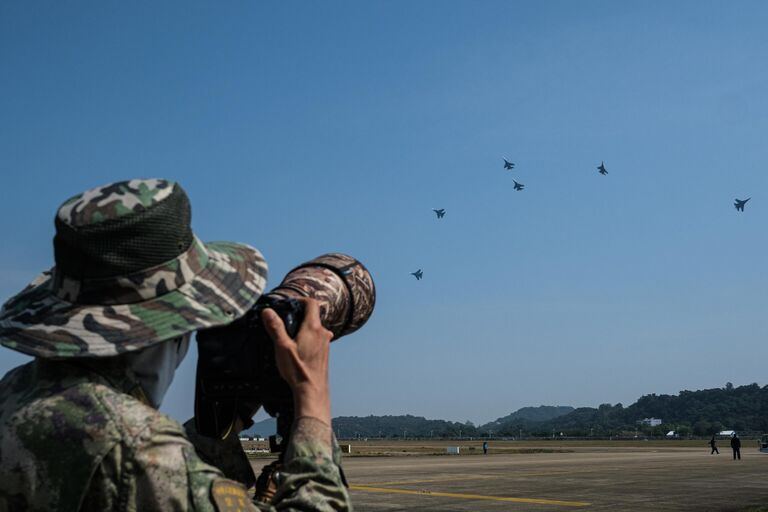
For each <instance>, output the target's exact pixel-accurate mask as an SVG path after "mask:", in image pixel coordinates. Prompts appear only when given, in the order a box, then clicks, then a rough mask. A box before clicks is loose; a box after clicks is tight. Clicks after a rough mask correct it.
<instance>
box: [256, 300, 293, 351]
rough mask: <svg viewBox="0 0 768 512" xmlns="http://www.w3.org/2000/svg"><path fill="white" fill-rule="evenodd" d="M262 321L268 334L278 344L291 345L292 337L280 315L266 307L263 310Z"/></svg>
mask: <svg viewBox="0 0 768 512" xmlns="http://www.w3.org/2000/svg"><path fill="white" fill-rule="evenodd" d="M261 321H262V322H263V324H264V329H266V331H267V334H269V337H270V338H272V340H273V341H274V342H275V345H278V346H282V347H285V346H290V343H291V341H292V340H291V337H290V336H288V332H287V331H286V330H285V324H284V323H283V319H282V318H280V315H278V314H277V313H275V312H274V311H272V310H271V309H265V310H263V311H262V312H261Z"/></svg>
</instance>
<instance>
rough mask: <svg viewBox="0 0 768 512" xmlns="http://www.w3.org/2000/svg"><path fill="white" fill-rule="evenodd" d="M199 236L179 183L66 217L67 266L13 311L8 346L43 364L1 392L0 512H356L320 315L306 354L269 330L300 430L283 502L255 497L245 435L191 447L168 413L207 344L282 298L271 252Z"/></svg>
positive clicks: (9, 306)
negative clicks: (205, 332) (269, 294)
mask: <svg viewBox="0 0 768 512" xmlns="http://www.w3.org/2000/svg"><path fill="white" fill-rule="evenodd" d="M190 221H191V210H190V206H189V201H188V199H187V196H186V194H185V193H184V191H183V189H182V188H181V187H180V186H179V185H177V184H175V183H173V182H170V181H166V180H131V181H126V182H119V183H114V184H110V185H106V186H103V187H99V188H96V189H92V190H89V191H86V192H84V193H82V194H80V195H77V196H75V197H73V198H71V199H69V200H68V201H66V202H65V203H64V204H63V205H62V206H61V207H60V208H59V210H58V212H57V215H56V218H55V225H56V236H55V238H54V253H55V254H54V255H55V262H56V266H55V267H54V268H53V269H52V270H51V271H49V272H45V273H43V274H42V275H41V276H39V277H38V278H37V279H35V281H33V282H32V283H31V284H30V285H29V286H28V287H27V288H25V289H24V290H23V291H22V292H21V293H19V294H18V295H16V296H15V297H13V298H11V299H10V300H9V301H8V302H7V303H6V304H5V305H4V306H3V309H2V311H0V343H2V345H4V346H6V347H8V348H11V349H14V350H18V351H20V352H23V353H26V354H30V355H33V356H35V359H34V361H32V362H30V363H28V364H26V365H23V366H20V367H18V368H15V369H13V370H11V371H10V372H9V373H8V374H7V375H6V376H5V377H4V378H3V380H2V381H0V512H4V511H6V510H14V511H16V510H62V511H66V510H72V511H75V510H130V511H137V510H138V511H147V510H206V511H208V510H220V511H233V510H321V511H322V510H351V504H350V501H349V495H348V493H347V491H346V489H345V487H344V485H343V484H342V481H343V476H342V474H341V470H340V467H339V465H338V461H339V458H338V453H337V448H336V445H335V440H334V438H333V434H332V431H331V427H330V421H331V412H330V395H329V389H328V350H329V347H328V345H329V341H330V340H331V337H332V334H331V333H330V332H329V331H327V330H326V329H325V328H324V327H323V326H322V324H321V322H320V316H319V308H318V305H317V303H315V302H314V301H311V300H304V301H303V304H304V308H305V310H306V315H305V319H304V321H303V323H302V324H301V327H300V329H299V331H298V334H297V335H296V336H295V339H291V338H290V337H289V336H288V335H287V333H286V331H285V328H284V326H283V323H282V321H281V319H280V317H279V316H277V315H276V314H275V313H274V312H272V311H270V310H265V311H264V312H263V313H262V316H261V319H262V321H263V323H264V325H265V329H266V331H267V332H268V333H269V335H270V337H272V339H273V340H274V348H275V359H276V364H277V367H278V370H279V372H280V375H281V376H282V377H283V378H284V379H285V381H286V382H287V383H288V386H289V387H290V389H291V391H292V393H293V403H294V406H295V417H296V420H295V421H294V424H293V429H292V433H291V436H290V441H289V445H288V446H287V449H286V452H285V454H284V458H283V466H282V468H281V472H280V474H279V475H278V477H277V478H276V484H277V488H276V492H275V495H274V497H273V499H272V500H271V502H270V503H268V504H265V503H254V502H252V501H251V499H250V498H249V496H248V494H247V491H246V485H248V486H249V485H251V484H252V483H253V480H254V476H253V472H252V470H251V468H250V464H249V463H248V461H247V459H246V458H245V455H244V453H243V451H242V448H241V447H240V445H239V442H238V441H237V432H235V431H233V432H232V433H230V435H229V437H228V438H227V439H226V440H221V441H217V440H214V439H211V438H203V437H202V436H198V435H196V434H195V433H194V432H193V431H191V432H190V433H189V435H188V433H187V432H186V431H185V430H184V428H183V427H182V426H181V425H179V424H178V423H177V422H176V421H175V420H173V419H172V418H170V417H168V416H166V415H163V414H161V413H160V412H158V410H157V408H158V407H159V406H160V403H161V402H162V399H163V396H164V394H165V392H166V391H167V389H168V387H169V386H170V384H171V381H172V379H173V374H174V371H175V369H176V368H177V367H178V365H179V364H180V362H181V360H182V359H183V358H184V356H185V355H186V352H187V348H188V346H189V342H190V336H191V334H192V333H193V332H194V331H196V330H198V329H204V328H209V327H215V326H222V325H226V324H228V323H230V322H232V321H233V320H235V319H237V318H240V317H242V316H243V315H245V313H246V312H247V311H249V310H250V308H251V307H252V306H253V305H254V304H255V303H256V301H257V300H258V298H259V296H260V295H261V294H262V292H263V290H264V286H265V284H266V273H267V267H266V263H265V261H264V259H263V258H262V256H261V254H260V253H259V252H258V251H257V250H255V249H253V248H251V247H248V246H245V245H240V244H235V243H230V242H214V243H208V244H203V243H202V242H200V241H199V240H198V239H197V238H196V237H195V236H194V234H193V233H192V231H191V227H190ZM192 423H194V422H190V423H189V425H191V424H192ZM238 426H242V425H238ZM190 430H192V429H190ZM235 430H237V428H236V429H235ZM190 438H191V439H192V440H193V441H192V442H190ZM204 460H205V461H208V462H213V463H214V464H215V465H211V464H208V463H206V462H204Z"/></svg>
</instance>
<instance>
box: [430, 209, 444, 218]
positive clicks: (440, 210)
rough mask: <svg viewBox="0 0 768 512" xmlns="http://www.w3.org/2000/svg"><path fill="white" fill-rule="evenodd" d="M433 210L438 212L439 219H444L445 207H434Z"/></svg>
mask: <svg viewBox="0 0 768 512" xmlns="http://www.w3.org/2000/svg"><path fill="white" fill-rule="evenodd" d="M432 211H433V212H435V213H436V214H437V218H438V219H442V218H443V217H444V216H445V208H440V209H439V210H438V209H436V208H432Z"/></svg>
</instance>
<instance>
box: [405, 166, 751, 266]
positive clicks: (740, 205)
mask: <svg viewBox="0 0 768 512" xmlns="http://www.w3.org/2000/svg"><path fill="white" fill-rule="evenodd" d="M503 160H504V169H505V170H508V171H511V170H512V169H514V168H515V164H514V163H512V162H510V161H509V160H507V159H506V158H503ZM597 172H599V173H600V174H602V175H603V176H605V175H607V174H608V170H607V169H606V168H605V161H601V162H600V165H598V166H597ZM512 182H513V183H514V190H516V191H518V192H519V191H521V190H523V189H524V188H525V185H523V184H522V183H519V182H517V181H515V180H512ZM750 199H752V198H751V197H748V198H746V199H736V200H735V201H736V202H735V203H733V206H734V207H735V208H736V210H737V211H740V212H743V211H744V206H745V205H746V204H747V201H749V200H750ZM432 211H433V212H435V214H436V215H437V218H438V219H442V218H443V217H444V216H445V208H439V209H438V208H433V209H432ZM411 275H412V276H413V277H415V278H416V280H417V281H420V280H421V278H422V276H423V275H424V272H422V271H421V269H419V270H417V271H416V272H411Z"/></svg>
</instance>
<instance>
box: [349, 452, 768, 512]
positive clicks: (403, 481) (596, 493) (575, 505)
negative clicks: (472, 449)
mask: <svg viewBox="0 0 768 512" xmlns="http://www.w3.org/2000/svg"><path fill="white" fill-rule="evenodd" d="M721 452H722V453H721V454H720V455H712V456H710V455H709V451H708V450H707V449H706V448H695V449H694V448H670V449H648V450H638V449H634V448H633V449H628V450H622V449H615V450H602V449H596V450H594V451H591V450H589V449H587V450H585V451H581V450H577V451H575V452H574V453H536V454H500V455H494V454H489V455H487V456H483V455H471V456H448V455H445V456H407V457H349V458H345V460H344V469H345V472H346V475H347V478H348V480H349V483H350V485H351V491H350V492H351V495H352V499H353V503H354V505H355V510H356V511H358V512H379V511H398V510H408V511H441V512H446V511H474V512H482V511H506V510H509V511H518V510H519V511H538V512H550V511H559V512H564V511H568V510H590V511H592V510H595V511H597V510H600V511H603V510H610V511H633V510H638V511H640V510H643V511H651V510H653V511H667V510H669V511H671V510H697V511H727V510H730V511H735V510H744V509H745V508H747V507H749V506H752V505H766V504H768V478H766V477H767V476H768V455H767V454H760V453H758V452H757V450H755V449H753V448H751V449H745V450H743V453H742V460H741V461H733V460H732V459H731V450H730V449H722V450H721Z"/></svg>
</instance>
